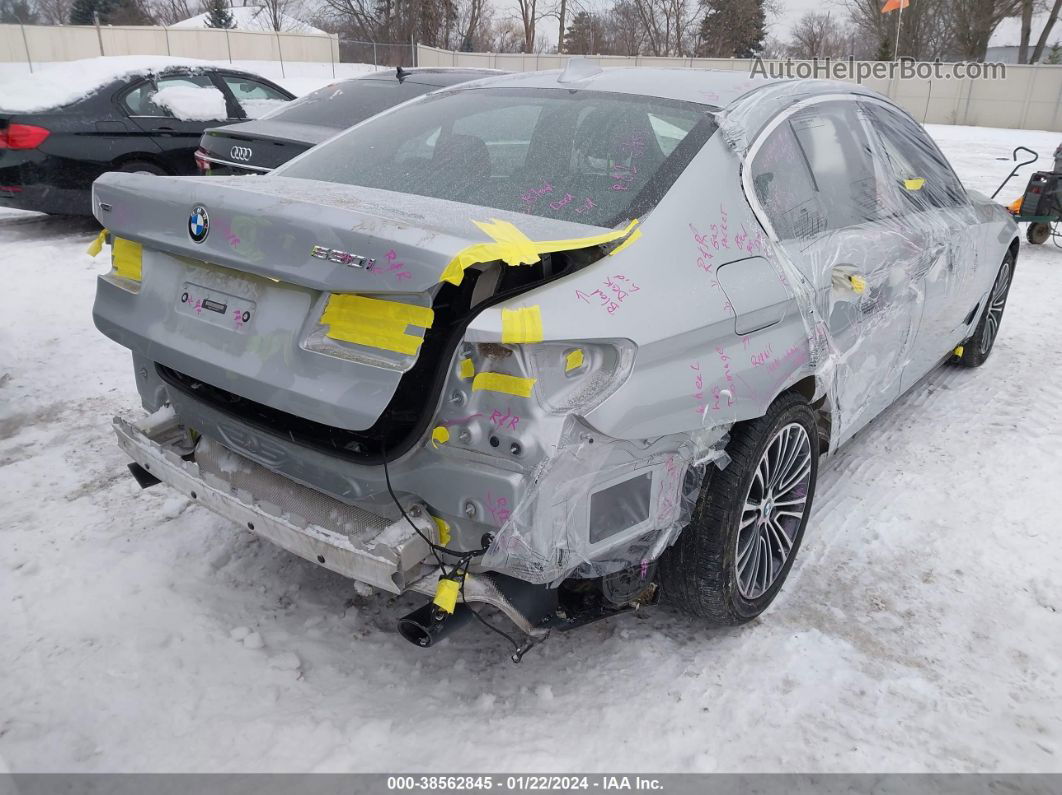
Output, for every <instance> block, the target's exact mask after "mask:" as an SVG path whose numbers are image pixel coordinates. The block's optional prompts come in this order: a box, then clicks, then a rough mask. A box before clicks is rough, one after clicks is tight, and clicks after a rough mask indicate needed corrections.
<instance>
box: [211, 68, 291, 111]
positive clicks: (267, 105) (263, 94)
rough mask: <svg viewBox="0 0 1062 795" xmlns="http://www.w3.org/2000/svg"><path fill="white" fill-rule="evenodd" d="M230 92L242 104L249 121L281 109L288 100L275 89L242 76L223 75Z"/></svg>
mask: <svg viewBox="0 0 1062 795" xmlns="http://www.w3.org/2000/svg"><path fill="white" fill-rule="evenodd" d="M220 77H221V79H222V80H223V81H224V82H225V85H226V86H227V87H228V89H229V91H230V92H232V95H233V96H234V97H236V101H237V102H239V103H240V107H241V108H243V112H244V114H245V115H246V116H247V118H249V119H258V118H261V117H262V116H264V115H265V114H266V113H269V112H270V111H272V110H276V109H277V108H280V107H282V106H283V105H284V103H286V102H287V101H288V98H287V97H286V96H284V95H283V94H281V93H280V92H279V91H277V90H276V89H274V88H271V87H270V86H267V85H266V84H265V83H260V82H258V81H257V80H251V79H250V78H247V77H241V76H240V75H225V74H223V75H221V76H220Z"/></svg>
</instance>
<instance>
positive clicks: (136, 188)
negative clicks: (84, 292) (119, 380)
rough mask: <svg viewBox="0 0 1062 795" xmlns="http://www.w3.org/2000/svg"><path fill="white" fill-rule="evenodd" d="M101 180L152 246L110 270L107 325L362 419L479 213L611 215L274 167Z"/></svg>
mask: <svg viewBox="0 0 1062 795" xmlns="http://www.w3.org/2000/svg"><path fill="white" fill-rule="evenodd" d="M93 194H94V195H93V209H94V212H95V214H96V217H97V218H98V219H99V220H100V222H101V223H102V224H103V225H104V226H105V227H107V228H108V229H109V230H110V231H111V233H112V234H113V235H115V236H116V237H118V238H122V239H126V240H131V241H134V242H135V243H137V244H140V245H141V247H142V254H141V260H142V266H141V269H140V271H141V278H140V280H139V281H135V280H134V281H129V280H123V279H122V278H115V276H114V272H112V274H109V275H108V276H104V277H102V278H101V282H100V285H99V289H98V290H97V297H96V304H95V307H94V318H95V321H96V324H97V326H98V327H99V328H100V330H101V331H103V332H104V333H105V334H107V335H108V336H110V337H112V338H113V339H115V340H116V341H118V342H120V343H121V344H123V345H125V346H126V347H129V348H130V349H132V350H133V351H134V352H135V353H138V354H140V355H142V356H143V357H145V358H147V359H150V360H151V361H153V362H155V363H157V364H159V365H162V366H163V367H164V368H167V369H168V370H169V371H173V373H177V374H179V375H180V376H184V377H185V378H183V379H178V380H179V381H180V383H182V384H186V385H187V388H188V389H189V390H191V391H193V392H194V391H196V390H200V391H201V392H203V393H204V394H205V392H206V391H207V389H206V388H207V387H209V388H212V390H213V392H212V397H213V399H215V402H219V403H223V402H225V401H226V400H227V399H228V398H226V395H230V396H235V397H240V398H244V399H246V400H248V401H252V402H253V403H254V404H256V405H260V406H267V407H269V408H271V409H274V410H277V411H280V412H284V413H286V414H288V415H292V416H294V417H298V418H303V419H305V420H309V421H311V422H315V423H320V424H322V425H324V426H329V427H337V428H342V429H348V430H354V431H360V430H365V429H368V428H370V427H371V426H373V425H374V423H376V422H377V420H379V419H380V417H381V414H383V412H384V410H385V409H386V408H387V406H388V404H389V402H390V401H391V399H392V397H393V396H394V394H395V391H396V390H397V389H398V386H399V383H400V381H401V380H402V377H403V374H404V373H406V372H408V371H409V370H410V369H411V368H412V367H413V366H414V364H416V362H417V360H418V356H419V353H420V347H421V339H422V338H423V337H424V336H425V335H426V334H427V333H430V332H429V329H430V328H431V327H432V321H433V309H432V304H433V298H434V297H435V294H436V293H437V292H438V290H439V288H440V277H441V275H442V274H443V272H444V270H445V269H446V268H447V267H448V266H449V265H450V263H451V261H452V260H453V259H454V258H455V255H456V254H457V253H458V252H460V251H462V250H464V249H467V248H468V247H470V246H473V245H481V244H482V243H483V241H484V237H485V235H484V233H483V232H482V231H480V229H478V228H477V227H476V226H475V225H474V223H473V221H480V222H484V221H490V220H494V219H496V220H500V221H508V222H510V223H513V225H514V226H517V225H518V226H519V228H520V231H521V232H522V233H523V234H525V235H527V236H528V237H529V238H531V239H553V240H555V239H565V238H581V237H587V236H592V235H594V234H598V235H600V234H601V233H602V232H607V231H608V230H602V229H601V228H599V227H588V226H585V225H581V224H574V223H568V222H558V221H555V220H548V219H541V218H532V217H529V216H525V215H522V214H519V213H506V212H503V211H495V210H488V209H485V208H481V207H475V206H471V205H462V204H459V203H456V202H450V201H446V200H442V199H435V198H426V197H415V196H409V195H405V194H394V193H390V192H388V191H378V190H371V189H366V188H359V187H353V186H339V185H331V184H325V183H319V182H313V181H308V180H297V179H290V178H283V177H276V176H268V177H261V178H257V177H256V178H253V179H251V178H247V177H229V178H179V177H175V178H158V177H152V176H148V175H140V174H120V173H111V174H106V175H104V176H103V177H101V178H100V179H99V180H97V182H96V184H95V186H94V190H93ZM399 208H401V209H399ZM204 231H205V233H203V232H204ZM196 237H199V238H200V239H199V242H196V239H195V238H196ZM337 294H338V295H337ZM200 382H201V384H200ZM170 383H171V384H174V383H177V380H175V379H174V378H173V377H172V374H171V378H170ZM422 399H423V401H424V402H425V403H427V402H430V401H432V400H433V399H434V398H433V396H432V395H427V394H425V395H423V396H422ZM274 419H275V418H274ZM270 422H273V420H270Z"/></svg>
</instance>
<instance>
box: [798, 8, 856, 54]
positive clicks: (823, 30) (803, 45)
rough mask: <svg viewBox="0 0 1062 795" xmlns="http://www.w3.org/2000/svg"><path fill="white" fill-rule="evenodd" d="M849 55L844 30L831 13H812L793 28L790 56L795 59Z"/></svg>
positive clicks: (802, 18) (803, 17) (806, 15)
mask: <svg viewBox="0 0 1062 795" xmlns="http://www.w3.org/2000/svg"><path fill="white" fill-rule="evenodd" d="M847 54H848V41H847V37H846V35H845V31H844V29H843V28H842V27H841V25H840V24H838V22H837V20H835V19H834V18H833V17H832V16H831V15H830V12H829V11H826V12H825V13H824V12H821V11H810V12H808V13H807V14H804V16H802V17H801V18H800V19H799V20H798V21H797V23H796V26H794V28H793V34H792V40H791V42H790V44H789V55H790V56H791V57H793V58H804V59H811V58H827V57H829V58H837V57H840V56H842V55H847Z"/></svg>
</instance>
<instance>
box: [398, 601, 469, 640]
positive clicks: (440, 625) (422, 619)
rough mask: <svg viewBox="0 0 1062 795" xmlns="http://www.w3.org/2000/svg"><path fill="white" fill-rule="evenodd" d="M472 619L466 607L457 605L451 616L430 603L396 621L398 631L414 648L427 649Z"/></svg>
mask: <svg viewBox="0 0 1062 795" xmlns="http://www.w3.org/2000/svg"><path fill="white" fill-rule="evenodd" d="M471 619H472V611H471V610H470V609H469V607H468V605H465V604H458V605H457V607H456V608H454V612H453V613H451V614H447V613H444V612H443V611H442V610H440V609H439V608H438V607H436V606H435V605H434V604H432V603H431V602H428V603H427V604H426V605H424V606H423V607H421V608H419V609H417V610H414V611H413V612H412V613H410V614H409V615H408V616H404V617H402V618H400V619H399V620H398V631H399V632H400V633H401V635H402V637H403V638H405V639H406V640H408V641H409V642H410V643H412V644H413V645H414V646H420V647H421V648H425V649H426V648H428V647H429V646H432V645H434V644H436V643H438V642H439V641H440V640H442V639H443V638H447V637H449V636H450V635H452V634H453V633H454V632H456V631H457V630H459V629H461V627H463V626H464V625H465V624H467V623H468V622H469V621H470V620H471Z"/></svg>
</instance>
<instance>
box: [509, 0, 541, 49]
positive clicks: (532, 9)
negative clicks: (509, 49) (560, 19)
mask: <svg viewBox="0 0 1062 795" xmlns="http://www.w3.org/2000/svg"><path fill="white" fill-rule="evenodd" d="M538 2H539V0H516V7H517V10H519V12H520V25H521V26H522V28H523V32H524V45H523V52H534V51H535V26H536V25H538V21H539V20H540V19H541V18H542V16H544V15H543V14H541V12H540V9H539V5H538Z"/></svg>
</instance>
